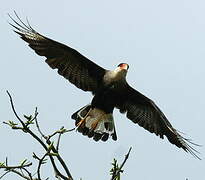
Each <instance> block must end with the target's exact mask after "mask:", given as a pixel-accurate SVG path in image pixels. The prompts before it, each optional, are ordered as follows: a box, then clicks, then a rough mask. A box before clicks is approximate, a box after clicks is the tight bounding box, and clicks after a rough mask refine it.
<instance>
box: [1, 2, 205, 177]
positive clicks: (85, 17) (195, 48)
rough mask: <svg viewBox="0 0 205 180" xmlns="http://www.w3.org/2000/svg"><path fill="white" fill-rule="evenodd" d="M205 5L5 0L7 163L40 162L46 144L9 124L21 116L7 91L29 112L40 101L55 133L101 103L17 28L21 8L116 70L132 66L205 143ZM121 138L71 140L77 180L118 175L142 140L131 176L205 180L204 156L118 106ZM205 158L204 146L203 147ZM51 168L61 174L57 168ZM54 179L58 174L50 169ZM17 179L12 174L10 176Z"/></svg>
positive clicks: (138, 79) (45, 123)
mask: <svg viewBox="0 0 205 180" xmlns="http://www.w3.org/2000/svg"><path fill="white" fill-rule="evenodd" d="M204 9H205V2H204V1H202V0H196V1H191V0H186V1H182V0H172V1H166V0H155V1H153V0H144V1H138V0H137V1H131V0H127V1H122V0H121V1H120V0H112V1H108V0H105V1H94V0H86V1H82V0H81V1H80V0H75V1H70V0H61V1H48V0H44V1H40V0H36V1H28V0H27V1H26V0H18V1H12V0H3V1H2V2H1V6H0V27H1V35H0V36H1V37H0V39H1V41H0V47H1V59H0V68H1V71H0V83H1V85H0V121H1V124H0V137H1V139H2V140H1V145H0V146H1V153H0V161H4V160H5V157H9V162H10V163H11V164H12V165H14V164H16V163H18V162H20V161H21V160H22V159H24V158H27V159H29V160H31V161H35V160H33V159H32V152H36V153H37V154H38V152H39V153H40V154H41V153H42V150H41V147H40V146H39V145H38V144H36V143H35V142H34V140H32V139H31V138H30V137H29V136H28V135H27V134H23V135H22V133H20V132H17V131H12V130H10V129H9V128H8V127H7V126H6V125H4V124H3V123H2V122H3V121H6V120H15V117H14V115H13V113H12V111H11V108H10V104H9V99H8V96H7V94H6V90H9V91H10V93H11V94H12V96H13V99H14V101H15V106H16V109H17V111H18V112H19V114H20V115H23V114H31V113H32V112H33V111H34V108H35V107H36V106H37V107H38V109H39V118H38V119H39V123H40V125H41V127H42V130H43V131H44V133H45V134H50V133H52V132H53V131H55V130H57V129H59V128H60V127H61V126H65V127H66V128H68V129H69V128H72V127H74V121H73V120H71V118H70V116H71V115H72V113H73V112H75V111H76V110H78V109H79V108H80V107H82V106H84V105H86V104H88V103H89V102H90V101H91V98H92V96H91V94H90V93H85V92H83V91H81V90H79V89H77V88H76V87H75V86H73V85H72V84H70V83H69V82H68V81H66V80H65V79H64V78H62V77H61V76H59V75H58V74H57V73H56V71H55V70H52V69H50V68H49V67H48V65H47V64H46V63H45V62H44V59H45V58H44V57H39V56H37V55H36V54H35V53H34V52H33V51H32V50H31V49H30V48H29V47H28V46H27V45H26V43H24V42H23V41H22V40H21V39H20V38H19V37H18V35H17V34H15V33H14V32H12V28H11V27H10V26H9V25H8V23H7V20H9V18H8V16H7V13H10V14H11V15H12V16H14V13H13V10H15V11H16V12H17V13H18V14H19V16H20V17H21V18H22V19H23V20H25V19H26V17H28V19H29V21H30V23H31V25H32V26H33V27H34V28H35V29H36V30H37V31H38V32H40V33H42V34H44V35H46V36H48V37H50V38H52V39H54V40H57V41H59V42H62V43H65V44H67V45H69V46H71V47H73V48H75V49H77V50H78V51H79V52H81V53H82V54H83V55H85V56H86V57H88V58H89V59H91V60H93V61H95V62H96V63H97V64H99V65H101V66H103V67H105V68H107V69H114V68H115V67H116V65H118V64H119V63H120V62H126V63H128V64H129V65H130V69H129V72H128V76H127V81H128V82H129V83H130V84H131V85H132V86H133V87H134V88H136V89H137V90H139V91H140V92H142V93H143V94H145V95H146V96H148V97H149V98H151V99H153V100H154V101H155V102H156V104H157V105H158V106H159V107H160V108H161V110H162V111H163V112H164V113H165V114H166V116H167V117H168V119H169V121H170V122H171V123H172V125H173V126H174V127H175V128H176V129H178V130H180V131H182V132H184V133H185V136H186V137H188V138H191V139H193V140H194V142H196V143H198V144H202V145H204V144H205V143H204V139H205V133H204V127H205V121H204V107H205V101H204V100H205V95H204V92H205V83H204V77H205V70H204V69H205V62H204V60H205V11H204ZM114 118H115V124H116V128H117V134H118V141H117V142H114V141H112V139H110V140H109V141H107V142H106V143H104V142H97V143H96V142H94V141H93V140H91V139H89V138H87V137H84V136H82V135H81V134H79V133H77V132H75V131H74V132H71V133H68V134H66V135H64V136H63V137H62V141H61V148H60V153H61V154H62V156H63V158H64V159H65V161H66V162H67V164H68V167H69V169H70V170H71V173H72V175H73V177H74V178H75V179H80V177H82V178H83V180H94V179H99V180H105V179H109V178H110V177H109V169H110V168H111V162H112V159H113V158H116V159H118V160H119V162H121V161H122V160H123V159H124V155H125V154H126V153H127V151H128V149H129V147H130V146H132V147H133V149H132V152H131V155H130V158H129V159H128V161H127V163H126V165H125V167H124V170H125V171H124V174H123V176H122V180H125V179H126V180H129V179H140V180H173V179H180V180H185V179H186V178H188V179H189V180H202V179H203V178H204V177H205V173H204V167H205V163H204V160H202V161H199V160H197V159H195V158H193V157H192V156H191V155H190V154H187V153H185V152H184V151H183V150H181V149H178V148H177V147H176V146H174V145H172V144H170V143H169V142H168V141H167V139H166V138H165V139H164V140H162V139H160V138H159V137H157V136H155V135H154V134H151V133H149V132H148V131H145V130H144V129H143V128H141V127H139V126H138V125H135V124H133V123H132V122H131V121H130V120H128V119H126V117H125V116H124V115H121V114H120V113H119V112H118V111H117V110H116V111H115V112H114ZM197 149H198V150H199V151H200V152H201V155H200V156H201V158H202V159H203V157H204V154H205V149H204V147H200V148H197ZM45 169H47V170H46V171H47V172H45V177H46V175H49V174H52V173H53V171H50V170H48V168H45ZM50 177H52V176H51V175H50ZM10 178H11V177H10V176H7V177H5V178H4V179H5V180H7V179H10Z"/></svg>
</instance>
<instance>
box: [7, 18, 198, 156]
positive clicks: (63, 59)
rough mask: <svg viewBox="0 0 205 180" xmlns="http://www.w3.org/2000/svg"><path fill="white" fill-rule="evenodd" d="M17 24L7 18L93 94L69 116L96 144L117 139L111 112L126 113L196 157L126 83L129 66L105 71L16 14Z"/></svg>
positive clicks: (32, 44)
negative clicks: (87, 102)
mask: <svg viewBox="0 0 205 180" xmlns="http://www.w3.org/2000/svg"><path fill="white" fill-rule="evenodd" d="M16 17H17V20H18V21H19V22H17V21H16V20H15V19H14V18H12V17H11V16H10V18H11V19H12V21H13V23H14V24H11V23H10V25H11V26H12V27H14V28H15V32H16V33H17V34H19V35H20V37H21V38H22V39H23V40H24V41H26V42H27V43H28V44H29V46H30V47H31V48H32V49H33V50H34V51H35V52H36V53H37V54H38V55H40V56H45V57H46V60H45V61H46V63H47V64H48V65H49V66H50V67H51V68H52V69H57V71H58V73H59V74H60V75H61V76H63V77H64V78H66V79H67V80H69V81H70V82H71V83H72V84H74V85H75V86H76V87H78V88H80V89H82V90H84V91H90V92H92V93H93V95H94V97H93V100H92V102H91V103H90V104H88V105H86V106H84V107H83V108H81V109H80V110H78V111H77V112H75V113H74V114H73V115H72V118H73V119H74V120H75V121H76V126H77V129H78V131H79V132H80V133H82V134H83V135H85V136H88V137H89V138H93V139H94V140H95V141H98V140H102V141H107V139H108V138H109V137H110V136H111V137H112V139H113V140H117V135H116V130H115V126H114V120H113V116H112V113H113V109H114V108H118V109H119V110H120V112H121V113H126V116H127V118H128V119H130V120H131V121H133V122H134V123H137V124H139V126H141V127H143V128H145V129H146V130H148V131H149V132H151V133H155V134H156V135H157V136H160V138H164V136H166V137H167V138H168V140H169V141H170V142H171V143H172V144H175V145H176V146H177V147H179V148H182V149H183V150H185V151H186V152H189V153H191V154H192V155H194V156H195V157H197V158H199V157H198V156H197V154H196V152H197V151H196V150H195V149H193V148H192V147H191V146H190V145H189V143H191V144H193V143H192V142H190V140H188V139H185V138H184V137H182V136H181V135H180V134H179V133H178V132H177V130H176V129H175V128H173V127H172V125H171V124H170V122H169V121H168V119H167V118H166V117H165V115H164V114H163V113H162V111H161V110H160V109H159V108H158V107H157V106H156V104H155V103H154V102H153V101H152V100H150V99H149V98H147V97H145V96H144V95H143V94H141V93H140V92H138V91H136V90H135V89H133V88H132V87H130V86H129V84H128V83H127V82H126V74H127V71H128V68H129V66H128V64H126V63H121V64H119V65H118V67H117V68H116V69H115V70H114V71H109V70H105V69H104V68H102V67H100V66H98V65H97V64H95V63H94V62H92V61H90V60H89V59H88V58H86V57H84V56H83V55H81V54H80V53H79V52H78V51H76V50H74V49H72V48H70V47H68V46H66V45H64V44H61V43H58V42H56V41H54V40H52V39H49V38H47V37H45V36H43V35H41V34H39V33H38V32H36V31H35V30H34V29H33V28H32V27H31V26H30V24H29V23H27V24H25V23H24V22H23V21H21V19H20V18H19V17H18V15H17V14H16Z"/></svg>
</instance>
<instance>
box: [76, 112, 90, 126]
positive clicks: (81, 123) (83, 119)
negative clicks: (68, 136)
mask: <svg viewBox="0 0 205 180" xmlns="http://www.w3.org/2000/svg"><path fill="white" fill-rule="evenodd" d="M90 111H91V108H90V109H89V111H88V113H87V114H86V115H85V117H83V118H82V119H81V120H80V121H79V122H78V124H77V128H79V127H80V126H81V125H83V124H84V123H85V120H86V118H87V117H88V115H89V113H90Z"/></svg>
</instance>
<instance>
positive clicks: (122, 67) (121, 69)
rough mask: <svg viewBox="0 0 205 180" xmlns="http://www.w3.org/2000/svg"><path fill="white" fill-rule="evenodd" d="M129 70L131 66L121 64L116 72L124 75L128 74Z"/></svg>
mask: <svg viewBox="0 0 205 180" xmlns="http://www.w3.org/2000/svg"><path fill="white" fill-rule="evenodd" d="M128 69H129V65H128V64H127V63H120V64H119V65H118V66H117V68H116V69H115V72H117V73H119V72H121V73H123V74H125V75H126V74H127V71H128Z"/></svg>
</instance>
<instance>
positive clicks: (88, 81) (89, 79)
mask: <svg viewBox="0 0 205 180" xmlns="http://www.w3.org/2000/svg"><path fill="white" fill-rule="evenodd" d="M15 15H16V18H17V20H15V19H14V18H12V17H11V16H10V15H9V17H10V18H11V20H12V21H13V24H11V23H10V25H11V26H12V27H13V28H14V29H15V30H14V31H15V32H16V33H17V34H19V35H20V37H21V38H22V39H23V40H24V41H26V42H27V43H28V45H29V47H31V48H32V49H33V50H34V51H35V52H36V53H37V54H38V55H40V56H45V57H46V58H47V59H46V60H45V61H46V63H47V64H48V65H49V66H50V67H51V68H52V69H57V70H58V73H59V74H60V75H61V76H63V77H64V78H66V79H67V80H69V81H70V82H71V83H73V84H74V85H75V86H76V87H78V88H80V89H82V90H84V91H91V92H92V93H94V94H95V92H96V91H97V89H98V88H99V86H100V85H101V83H102V80H103V76H104V74H105V72H106V70H105V69H104V68H102V67H100V66H98V65H97V64H95V63H94V62H92V61H90V60H89V59H88V58H86V57H85V56H83V55H81V54H80V53H79V52H78V51H76V50H75V49H72V48H70V47H68V46H66V45H64V44H61V43H59V42H56V41H54V40H52V39H49V38H47V37H45V36H43V35H41V34H40V33H38V32H37V31H35V30H34V29H33V28H32V27H31V25H30V24H29V22H28V21H27V24H25V23H24V22H23V21H22V20H21V19H20V18H19V16H18V15H17V14H16V13H15ZM18 21H19V22H18Z"/></svg>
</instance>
